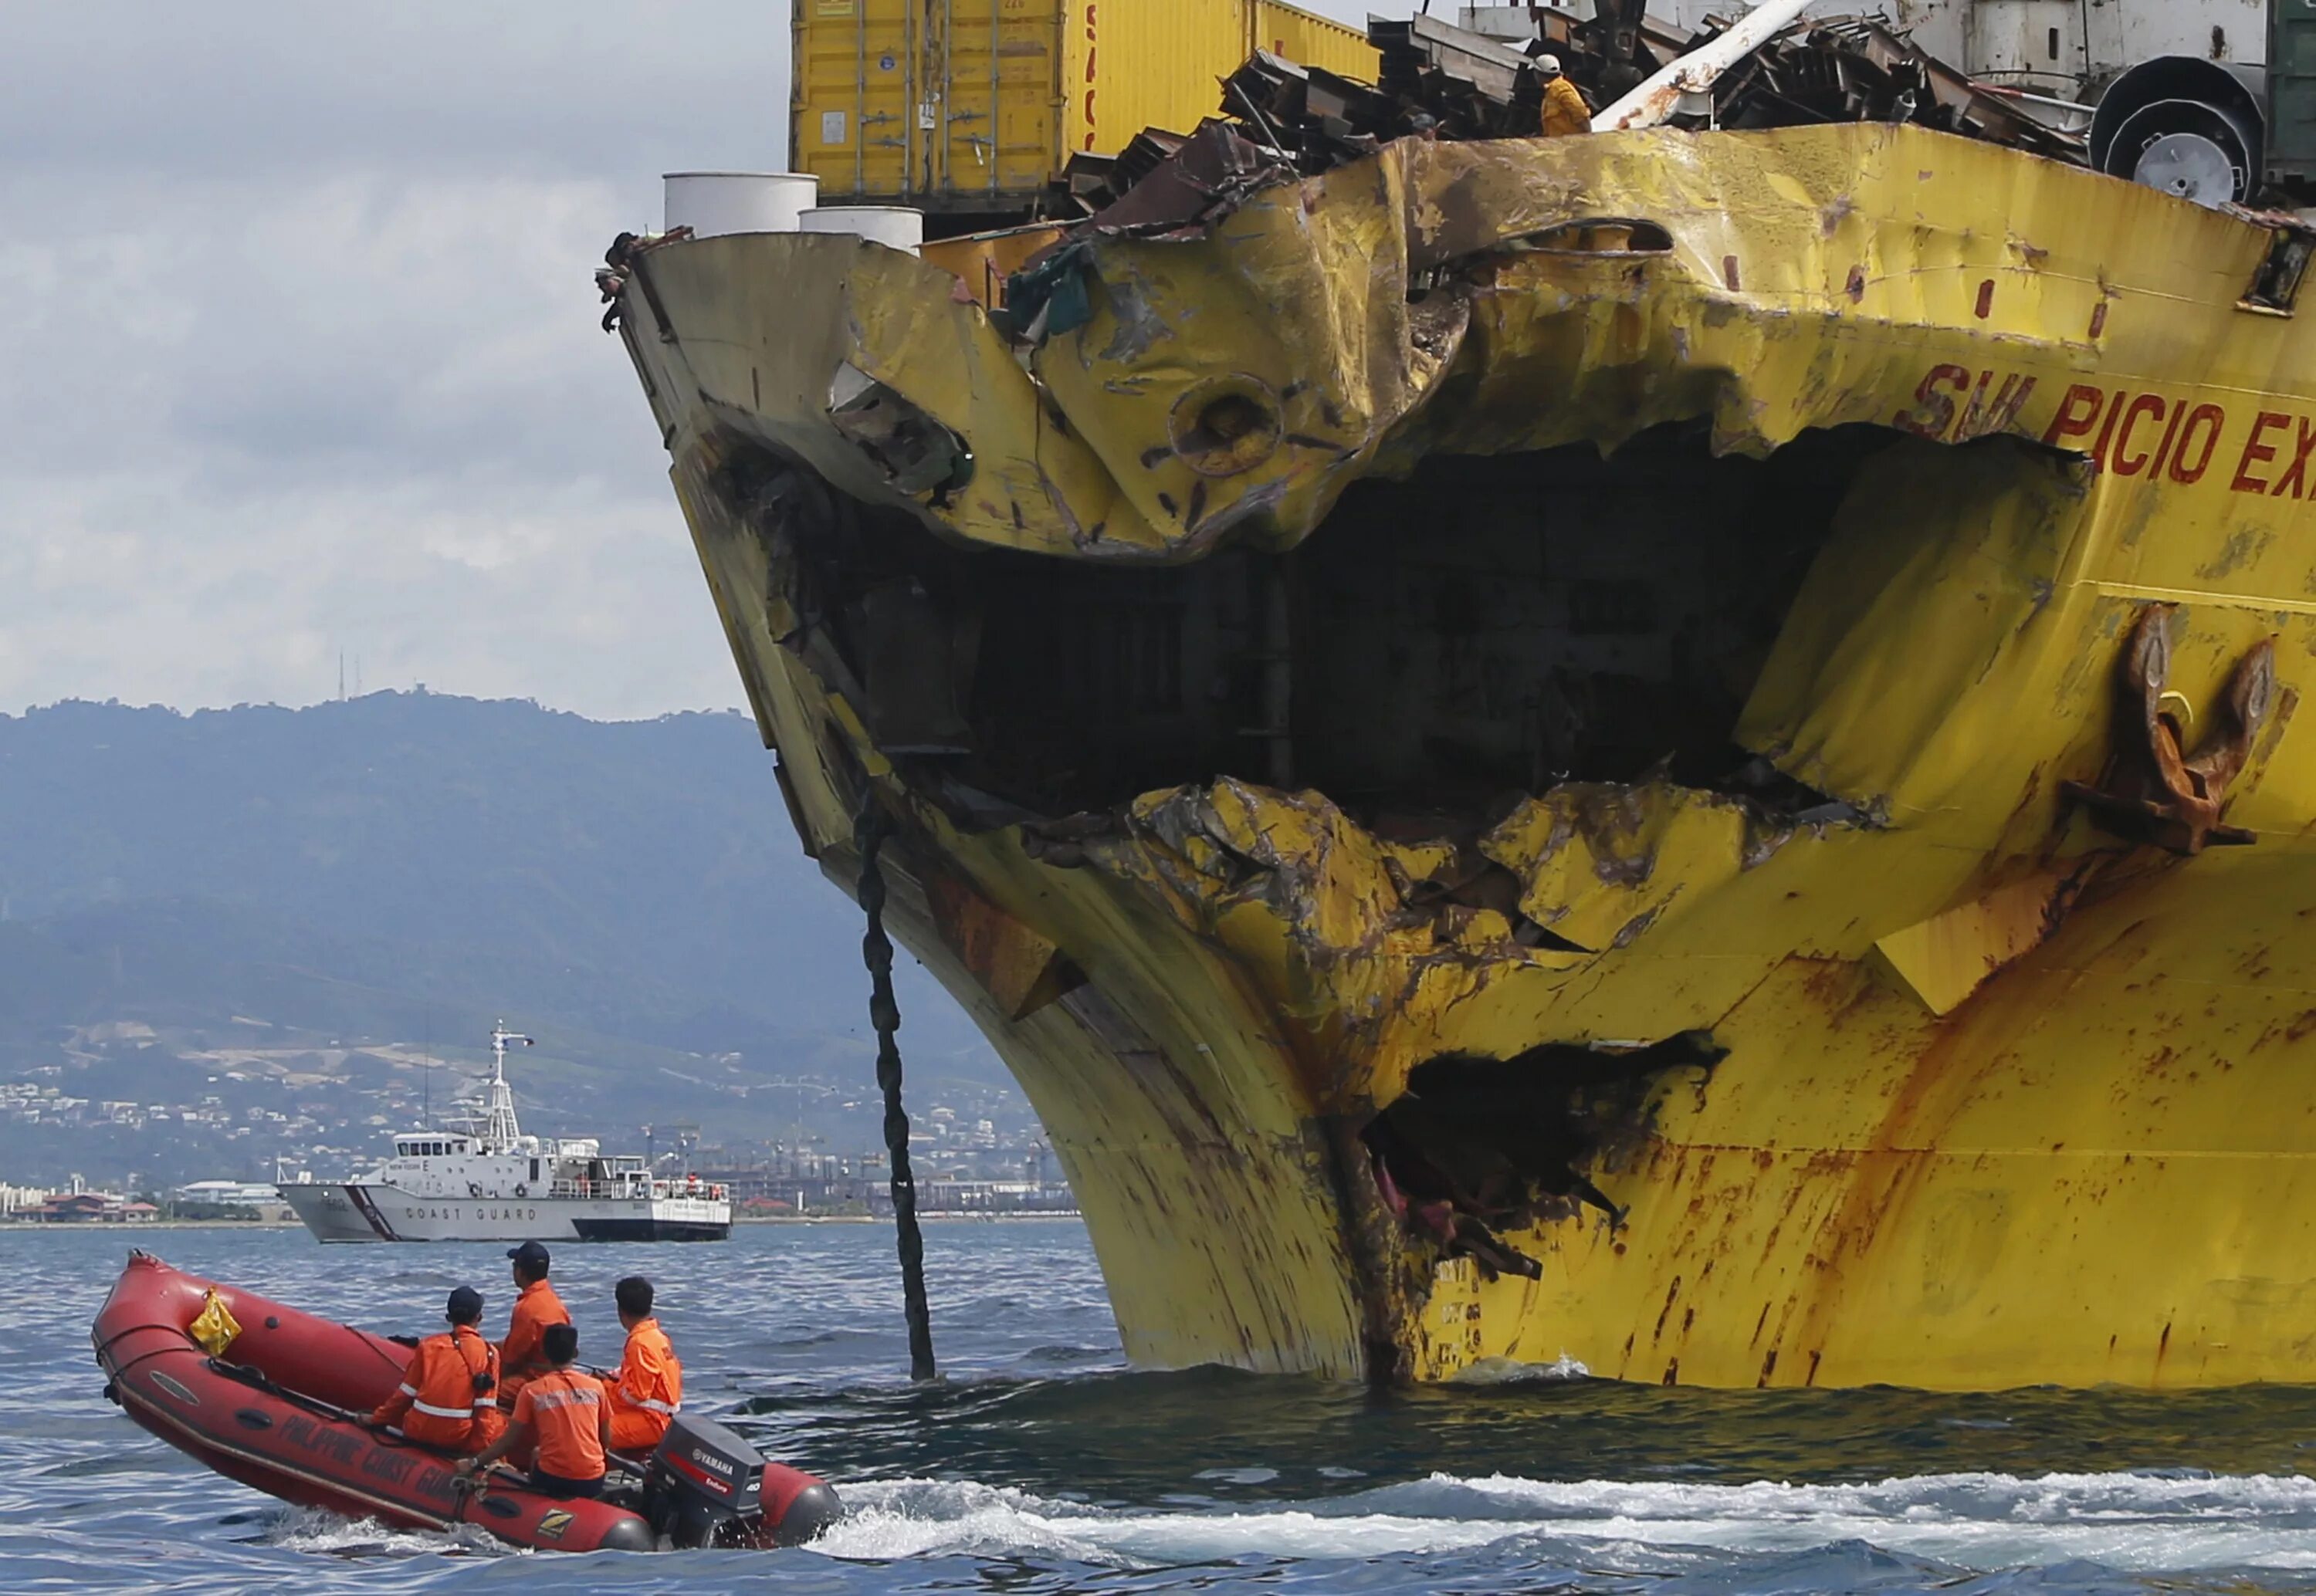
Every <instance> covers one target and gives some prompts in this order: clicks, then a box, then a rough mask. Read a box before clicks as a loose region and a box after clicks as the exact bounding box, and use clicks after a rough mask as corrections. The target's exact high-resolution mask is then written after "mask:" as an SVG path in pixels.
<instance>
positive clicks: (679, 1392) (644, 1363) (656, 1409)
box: [607, 1319, 683, 1452]
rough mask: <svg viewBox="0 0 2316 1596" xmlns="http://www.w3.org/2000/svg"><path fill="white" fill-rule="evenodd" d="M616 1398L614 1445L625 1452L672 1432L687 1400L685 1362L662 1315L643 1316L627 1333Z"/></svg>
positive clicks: (650, 1444)
mask: <svg viewBox="0 0 2316 1596" xmlns="http://www.w3.org/2000/svg"><path fill="white" fill-rule="evenodd" d="M607 1395H608V1396H609V1397H610V1402H611V1444H612V1445H613V1446H614V1447H616V1448H618V1449H619V1450H620V1451H623V1452H643V1451H649V1450H651V1449H652V1448H654V1447H655V1446H657V1445H658V1444H659V1442H660V1437H662V1436H664V1435H665V1434H666V1433H667V1425H668V1421H669V1420H670V1419H673V1417H675V1414H676V1411H677V1410H678V1409H679V1408H681V1406H682V1405H683V1365H682V1364H681V1363H680V1362H678V1361H676V1356H675V1348H674V1347H673V1345H672V1344H671V1343H669V1341H668V1339H667V1333H666V1332H665V1331H664V1330H662V1329H661V1328H660V1327H659V1321H658V1320H657V1319H640V1320H638V1321H637V1324H636V1327H635V1328H634V1329H632V1330H630V1331H628V1350H627V1351H626V1352H624V1353H623V1354H621V1356H620V1358H619V1379H618V1380H617V1381H616V1382H615V1383H614V1384H612V1385H611V1386H610V1388H609V1389H608V1392H607Z"/></svg>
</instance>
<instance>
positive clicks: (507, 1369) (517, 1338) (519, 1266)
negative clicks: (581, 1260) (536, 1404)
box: [499, 1241, 571, 1411]
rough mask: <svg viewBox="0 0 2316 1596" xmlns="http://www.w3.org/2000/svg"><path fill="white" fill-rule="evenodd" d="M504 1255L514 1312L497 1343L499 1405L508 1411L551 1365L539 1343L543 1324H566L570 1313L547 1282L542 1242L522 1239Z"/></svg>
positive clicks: (544, 1332) (548, 1261)
mask: <svg viewBox="0 0 2316 1596" xmlns="http://www.w3.org/2000/svg"><path fill="white" fill-rule="evenodd" d="M507 1256H508V1257H510V1258H512V1259H513V1260H514V1283H515V1286H516V1289H517V1295H516V1297H515V1299H514V1312H513V1313H512V1315H510V1316H509V1317H508V1319H507V1333H506V1339H505V1340H504V1341H503V1342H501V1343H499V1405H500V1406H501V1407H503V1408H507V1409H509V1410H510V1411H511V1410H512V1408H513V1407H514V1404H515V1398H516V1397H520V1396H521V1395H522V1388H523V1387H524V1386H525V1385H527V1384H529V1383H530V1380H532V1379H535V1378H536V1377H538V1376H539V1375H542V1374H544V1373H546V1372H547V1371H548V1370H549V1369H550V1368H552V1367H553V1365H552V1364H550V1363H549V1362H548V1360H547V1353H546V1351H545V1349H544V1346H543V1338H544V1337H545V1335H546V1334H547V1327H548V1326H550V1325H567V1324H569V1323H570V1322H571V1315H570V1312H569V1310H568V1309H566V1308H565V1307H564V1306H563V1299H562V1298H560V1297H557V1295H556V1294H555V1288H554V1287H553V1286H550V1285H548V1283H547V1268H548V1264H549V1263H550V1262H551V1260H550V1259H549V1258H548V1252H547V1249H546V1248H545V1247H544V1246H540V1245H539V1243H538V1242H535V1241H526V1242H524V1243H523V1244H522V1245H521V1246H519V1247H512V1248H510V1249H509V1250H508V1252H507Z"/></svg>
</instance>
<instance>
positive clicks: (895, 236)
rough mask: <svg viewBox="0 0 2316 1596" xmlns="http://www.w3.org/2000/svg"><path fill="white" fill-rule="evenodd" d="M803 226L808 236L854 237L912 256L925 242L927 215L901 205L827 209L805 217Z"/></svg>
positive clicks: (831, 206) (824, 207) (842, 206)
mask: <svg viewBox="0 0 2316 1596" xmlns="http://www.w3.org/2000/svg"><path fill="white" fill-rule="evenodd" d="M803 226H804V230H805V231H806V232H807V233H850V234H851V235H852V236H854V237H855V238H862V239H866V240H868V241H869V243H870V244H884V245H885V246H886V248H888V249H896V250H901V251H903V252H904V253H908V254H912V255H913V254H915V253H917V251H918V249H919V248H920V247H921V246H922V244H924V242H925V213H924V212H923V211H922V210H911V209H909V208H907V207H906V206H901V205H824V206H822V207H821V208H818V209H817V210H807V211H806V212H805V213H804V222H803Z"/></svg>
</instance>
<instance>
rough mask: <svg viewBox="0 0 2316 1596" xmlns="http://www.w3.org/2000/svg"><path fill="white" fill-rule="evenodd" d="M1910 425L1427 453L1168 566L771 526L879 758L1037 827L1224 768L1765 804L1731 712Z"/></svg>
mask: <svg viewBox="0 0 2316 1596" xmlns="http://www.w3.org/2000/svg"><path fill="white" fill-rule="evenodd" d="M1894 441H1895V440H1894V439H1893V438H1892V436H1891V435H1890V434H1889V433H1887V432H1886V431H1882V430H1877V429H1872V428H1848V429H1843V430H1838V431H1831V432H1823V433H1813V434H1810V435H1807V436H1805V437H1804V438H1803V439H1799V440H1797V441H1796V442H1795V443H1794V444H1792V445H1790V446H1789V447H1787V448H1784V449H1782V450H1780V451H1779V452H1778V453H1777V454H1776V455H1775V456H1773V457H1770V458H1769V459H1767V460H1751V459H1745V458H1740V457H1718V458H1716V457H1714V456H1713V454H1712V453H1711V451H1710V449H1709V448H1708V440H1707V436H1706V432H1705V430H1704V429H1703V428H1702V427H1701V426H1699V425H1684V426H1680V427H1672V428H1663V429H1659V430H1655V431H1652V432H1650V433H1647V434H1644V435H1643V436H1642V437H1641V438H1639V439H1635V440H1634V441H1633V442H1631V443H1630V444H1628V445H1626V447H1625V448H1622V449H1620V450H1618V451H1617V453H1616V454H1615V455H1614V456H1611V457H1607V458H1605V459H1604V458H1602V457H1600V456H1599V453H1598V452H1597V451H1596V450H1594V449H1592V448H1589V447H1582V448H1562V449H1554V450H1549V451H1544V452H1538V453H1530V454H1519V455H1507V456H1498V457H1437V458H1434V459H1431V460H1429V461H1426V462H1425V463H1424V464H1423V465H1421V467H1420V468H1419V469H1418V471H1417V472H1416V473H1415V474H1414V475H1413V476H1412V478H1410V479H1409V480H1407V481H1404V482H1367V483H1359V484H1358V485H1356V486H1355V487H1353V488H1352V489H1351V490H1350V492H1348V493H1346V494H1345V495H1344V497H1343V499H1342V501H1341V503H1340V504H1339V506H1338V507H1337V509H1336V510H1335V511H1334V513H1333V514H1332V516H1331V517H1330V518H1329V519H1328V520H1327V522H1326V523H1325V524H1324V525H1323V526H1322V527H1320V528H1318V529H1317V530H1316V531H1315V532H1314V534H1313V535H1312V536H1310V537H1309V538H1308V539H1306V540H1305V543H1304V545H1302V546H1301V547H1300V548H1298V549H1296V550H1295V551H1293V552H1291V553H1289V554H1281V555H1272V554H1261V553H1256V552H1247V551H1230V552H1225V553H1223V554H1216V555H1214V556H1211V557H1209V558H1207V559H1204V560H1201V561H1198V562H1196V563H1191V564H1189V565H1184V566H1180V567H1169V568H1147V567H1144V568H1136V569H1122V568H1120V567H1118V565H1116V564H1115V563H1108V562H1104V561H1100V560H1057V559H1050V558H1043V557H1038V556H1030V555H1021V554H1005V553H999V552H980V551H968V550H964V549H960V548H958V547H957V546H955V545H950V544H947V543H944V542H941V541H940V540H939V539H937V538H935V537H933V536H931V534H929V533H927V532H925V531H924V530H923V529H922V528H920V527H918V526H917V525H915V524H914V523H913V522H912V521H911V520H909V519H907V518H905V517H904V516H900V515H897V514H890V513H872V512H864V511H860V510H858V509H857V507H853V506H850V505H840V506H836V507H833V509H831V508H828V507H827V496H826V494H825V493H824V492H822V493H820V494H819V495H818V502H819V503H820V504H821V505H822V506H823V507H824V508H823V510H822V512H821V513H803V507H806V505H807V503H808V501H809V500H810V498H811V496H810V495H800V494H794V493H791V494H789V495H788V498H787V509H786V510H785V511H784V512H783V513H782V514H781V515H780V517H779V519H780V523H781V526H782V528H783V529H784V530H785V531H786V532H787V533H788V536H789V537H790V538H791V540H792V541H793V543H794V544H795V545H796V546H797V551H798V554H799V556H800V558H801V559H802V561H803V563H804V565H805V568H806V575H807V579H808V581H809V585H810V587H811V589H812V601H811V603H810V604H809V605H808V606H807V608H808V610H809V611H811V612H812V613H814V614H815V615H816V616H818V619H819V624H820V625H821V626H822V628H823V629H824V632H825V633H826V634H827V635H826V641H828V642H831V643H833V644H834V645H835V647H836V648H837V650H838V651H839V652H840V654H841V655H842V657H843V659H844V661H845V662H846V664H847V665H848V666H849V668H850V669H851V672H852V674H853V675H854V676H855V677H856V678H858V679H859V680H860V682H861V683H862V684H863V685H864V687H865V691H866V696H867V697H868V700H869V703H868V705H867V706H866V707H867V710H868V713H869V721H870V724H871V730H872V732H874V733H875V734H876V735H877V740H878V742H879V744H880V745H881V746H883V747H885V748H886V751H888V752H898V753H909V752H925V753H940V754H942V755H944V756H946V757H947V758H948V762H949V765H948V768H949V775H950V776H953V777H954V778H955V779H956V780H957V781H958V782H959V783H962V784H964V785H966V786H968V787H972V788H975V789H978V790H980V791H982V792H984V793H988V794H994V795H996V796H997V797H999V798H1002V799H1003V800H1005V801H1006V802H1008V803H1010V804H1013V805H1018V806H1019V807H1020V808H1021V809H1025V810H1029V811H1033V812H1037V813H1041V814H1046V815H1064V814H1071V813H1075V812H1079V811H1087V810H1098V809H1103V808H1107V807H1110V806H1113V805H1116V804H1118V803H1120V802H1125V801H1127V799H1130V798H1131V797H1133V796H1135V795H1136V794H1140V793H1142V792H1145V791H1149V790H1152V789H1154V788H1158V787H1164V786H1172V785H1180V784H1183V783H1189V782H1197V781H1202V780H1206V779H1209V778H1212V777H1215V776H1225V775H1227V776H1242V777H1245V778H1248V779H1252V780H1256V781H1264V782H1269V783H1271V784H1273V785H1282V786H1283V785H1295V786H1314V787H1317V788H1318V789H1320V790H1322V791H1323V792H1324V793H1326V794H1328V795H1329V797H1330V798H1332V800H1334V801H1335V802H1337V803H1339V804H1341V805H1342V806H1343V807H1344V808H1345V809H1346V810H1347V811H1350V812H1351V813H1352V814H1353V815H1355V816H1356V817H1358V818H1359V819H1361V820H1365V821H1367V823H1370V824H1375V825H1378V826H1383V827H1386V828H1388V829H1401V828H1402V825H1403V824H1412V825H1413V826H1414V828H1415V829H1418V830H1421V829H1424V826H1425V824H1426V823H1427V820H1426V817H1435V816H1443V815H1457V816H1465V817H1469V816H1473V815H1476V814H1479V813H1481V812H1483V811H1485V810H1486V809H1488V808H1489V807H1490V806H1491V805H1492V804H1493V803H1495V802H1498V801H1500V800H1501V798H1502V797H1504V796H1505V795H1507V794H1519V793H1528V792H1537V791H1541V790H1543V789H1544V788H1545V787H1548V786H1550V785H1553V784H1554V783H1555V782H1558V781H1563V780H1577V781H1608V782H1617V781H1629V780H1633V779H1635V778H1637V777H1641V776H1646V775H1660V776H1663V777H1664V778H1666V779H1670V780H1673V781H1677V782H1681V783H1683V784H1686V785H1697V786H1719V787H1724V788H1730V789H1732V790H1735V789H1737V788H1741V787H1745V786H1746V785H1747V784H1748V783H1750V784H1751V785H1752V787H1753V788H1755V789H1759V786H1760V784H1761V781H1762V776H1763V773H1762V771H1761V770H1760V769H1759V767H1758V765H1757V766H1755V767H1752V768H1751V769H1750V772H1749V771H1748V770H1747V760H1746V758H1745V756H1744V755H1743V754H1742V753H1741V752H1740V751H1739V750H1737V749H1734V748H1733V746H1732V743H1731V729H1732V727H1733V725H1734V723H1735V722H1736V719H1737V716H1738V714H1739V711H1740V709H1741V706H1742V705H1743V704H1744V701H1745V698H1746V696H1747V695H1748V693H1749V692H1750V690H1751V687H1752V685H1753V682H1754V680H1755V678H1757V677H1758V675H1759V671H1760V669H1761V667H1762V663H1763V661H1765V660H1766V659H1767V657H1768V652H1769V649H1770V647H1771V645H1772V644H1773V643H1774V642H1775V640H1776V637H1777V632H1778V630H1779V628H1780V626H1781V625H1783V623H1784V619H1785V616H1786V612H1787V611H1788V610H1789V609H1790V607H1791V606H1792V604H1793V601H1794V598H1795V593H1796V591H1797V590H1798V589H1799V586H1800V583H1801V581H1802V579H1803V577H1804V574H1805V573H1806V572H1807V571H1808V568H1809V564H1810V562H1811V560H1812V559H1813V556H1814V555H1815V554H1816V552H1817V550H1818V548H1819V547H1820V546H1821V545H1822V543H1823V542H1824V540H1825V538H1826V536H1827V535H1828V530H1829V528H1830V526H1831V521H1832V519H1833V515H1834V512H1835V510H1836V509H1837V508H1838V507H1839V504H1840V503H1841V501H1842V500H1843V498H1844V496H1845V495H1846V494H1847V493H1848V491H1849V489H1850V486H1851V484H1852V482H1853V480H1854V478H1855V476H1856V474H1857V471H1858V469H1859V467H1860V465H1862V464H1863V463H1864V462H1865V461H1866V459H1868V458H1869V457H1871V456H1872V455H1874V454H1875V453H1876V452H1878V451H1880V450H1882V449H1884V448H1890V447H1892V446H1893V442H1894ZM1810 796H1811V795H1808V794H1794V795H1793V797H1794V799H1795V801H1796V802H1800V801H1804V800H1806V799H1808V798H1809V797H1810Z"/></svg>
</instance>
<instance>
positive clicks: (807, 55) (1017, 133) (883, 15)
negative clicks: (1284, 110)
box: [788, 0, 1376, 232]
mask: <svg viewBox="0 0 2316 1596" xmlns="http://www.w3.org/2000/svg"><path fill="white" fill-rule="evenodd" d="M794 4H795V29H796V40H795V53H794V57H793V60H794V71H795V91H794V97H793V101H792V115H791V118H790V121H789V127H788V149H789V157H788V164H789V165H790V166H791V167H792V168H793V169H794V170H796V171H798V172H809V173H814V174H815V175H816V176H817V177H818V178H819V179H820V192H821V199H822V202H823V203H824V204H826V203H832V202H836V201H842V200H854V201H860V200H876V201H886V202H890V201H895V200H897V201H900V202H903V203H905V204H909V205H914V206H919V207H921V208H923V209H925V210H926V211H928V212H931V213H932V214H933V215H934V216H935V217H940V216H944V215H954V216H961V217H966V216H969V217H990V216H997V215H1004V214H1006V213H1025V212H1027V211H1029V209H1030V208H1032V206H1033V205H1034V202H1035V201H1036V199H1037V198H1038V196H1039V195H1040V194H1041V193H1042V192H1044V191H1045V190H1046V189H1047V185H1048V184H1049V183H1051V182H1053V181H1054V179H1055V178H1056V177H1057V176H1058V175H1059V174H1060V173H1061V169H1062V165H1063V163H1064V162H1065V161H1067V160H1068V159H1069V158H1070V156H1071V155H1074V154H1077V153H1079V152H1081V151H1091V152H1093V153H1096V154H1101V155H1109V154H1114V153H1116V152H1117V151H1118V150H1119V149H1121V148H1123V147H1124V146H1125V145H1126V144H1127V140H1129V139H1131V138H1132V137H1134V136H1135V135H1136V133H1139V132H1141V131H1142V129H1145V128H1148V127H1156V128H1166V129H1172V130H1174V131H1176V132H1184V133H1187V132H1189V130H1190V129H1193V128H1195V127H1197V126H1198V123H1199V122H1200V121H1201V120H1204V119H1205V118H1207V117H1210V116H1213V115H1215V114H1216V111H1218V110H1219V109H1220V107H1221V103H1222V90H1221V86H1220V84H1219V82H1218V80H1219V79H1221V78H1223V77H1224V76H1225V75H1228V74H1230V73H1231V72H1233V71H1234V70H1235V69H1236V68H1237V67H1239V66H1240V65H1241V64H1242V63H1243V62H1244V61H1245V59H1246V58H1247V57H1248V56H1250V55H1252V53H1253V52H1254V51H1255V50H1257V49H1267V50H1271V51H1274V52H1276V53H1278V54H1280V55H1284V56H1287V57H1288V58H1291V59H1293V60H1296V61H1300V62H1302V63H1304V64H1305V65H1306V66H1312V67H1325V68H1326V69H1327V70H1328V71H1330V72H1336V73H1341V74H1342V75H1346V76H1350V77H1358V78H1363V79H1367V80H1368V81H1373V79H1374V77H1375V74H1376V54H1375V51H1374V49H1371V48H1370V47H1369V46H1368V44H1367V39H1366V36H1365V35H1363V34H1362V33H1360V32H1359V31H1358V30H1357V29H1355V28H1350V27H1346V26H1344V25H1343V24H1342V23H1341V22H1332V21H1330V20H1329V19H1327V18H1325V17H1323V16H1317V15H1314V13H1310V12H1307V11H1302V10H1299V9H1297V8H1296V7H1295V6H1292V5H1282V4H1277V3H1276V0H794ZM934 230H935V231H936V232H940V231H953V230H954V229H953V228H950V229H941V228H940V227H938V226H936V227H935V229H934Z"/></svg>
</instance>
